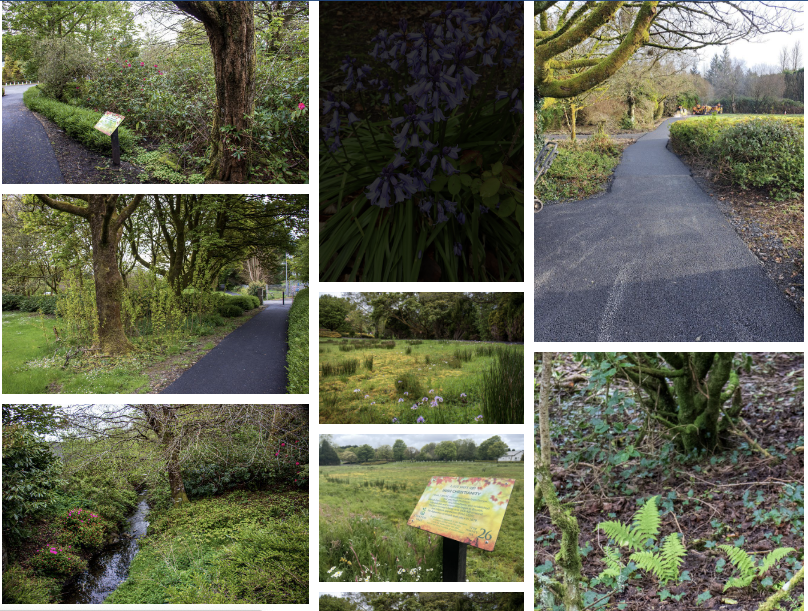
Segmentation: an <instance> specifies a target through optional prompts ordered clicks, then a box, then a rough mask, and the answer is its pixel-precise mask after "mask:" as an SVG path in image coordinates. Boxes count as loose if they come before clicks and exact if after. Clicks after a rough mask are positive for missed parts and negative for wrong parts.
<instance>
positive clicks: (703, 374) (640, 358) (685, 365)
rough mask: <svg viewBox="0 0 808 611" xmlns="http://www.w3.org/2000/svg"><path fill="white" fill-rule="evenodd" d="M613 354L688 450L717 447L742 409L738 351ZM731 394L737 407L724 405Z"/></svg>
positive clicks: (652, 409)
mask: <svg viewBox="0 0 808 611" xmlns="http://www.w3.org/2000/svg"><path fill="white" fill-rule="evenodd" d="M622 355H623V358H620V359H618V358H614V357H608V358H610V360H611V361H612V363H613V364H614V365H615V366H616V368H617V374H618V375H619V376H621V377H624V378H626V379H628V380H630V381H631V382H633V383H634V384H636V385H637V386H638V387H639V388H640V389H642V391H643V392H642V393H641V398H642V401H643V403H644V405H645V408H646V409H647V410H648V413H649V415H650V416H651V418H653V419H654V420H656V421H657V422H659V423H661V424H662V425H663V426H664V427H665V428H666V429H667V432H668V434H669V435H670V437H671V438H673V439H674V440H675V441H676V443H677V445H678V446H679V448H680V449H681V450H683V451H684V452H690V451H691V450H694V449H697V448H703V449H707V450H714V449H716V448H718V447H719V445H720V434H721V431H722V430H724V429H726V428H728V427H731V426H733V423H734V422H733V421H734V419H735V418H737V417H738V415H739V414H740V411H741V389H740V385H739V384H740V378H739V376H738V373H737V372H736V371H735V370H734V369H733V366H732V363H733V359H734V356H735V354H734V353H733V352H660V353H651V352H645V353H634V352H625V353H622ZM730 399H732V404H731V406H728V407H727V408H726V409H725V408H724V404H726V403H727V402H728V401H729V400H730Z"/></svg>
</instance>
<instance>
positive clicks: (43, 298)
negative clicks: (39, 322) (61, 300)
mask: <svg viewBox="0 0 808 611" xmlns="http://www.w3.org/2000/svg"><path fill="white" fill-rule="evenodd" d="M19 309H20V310H21V311H23V312H42V313H43V314H56V295H32V296H31V297H20V301H19Z"/></svg>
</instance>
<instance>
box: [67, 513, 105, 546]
mask: <svg viewBox="0 0 808 611" xmlns="http://www.w3.org/2000/svg"><path fill="white" fill-rule="evenodd" d="M64 528H65V533H66V534H65V537H64V539H63V540H62V543H66V542H69V543H70V544H71V545H72V546H74V547H84V548H89V549H98V548H100V547H102V546H103V544H104V525H103V523H102V522H101V519H100V518H99V517H98V514H97V513H93V512H91V511H90V510H88V509H82V508H81V507H76V508H75V509H71V510H70V511H68V513H67V517H66V518H65V520H64Z"/></svg>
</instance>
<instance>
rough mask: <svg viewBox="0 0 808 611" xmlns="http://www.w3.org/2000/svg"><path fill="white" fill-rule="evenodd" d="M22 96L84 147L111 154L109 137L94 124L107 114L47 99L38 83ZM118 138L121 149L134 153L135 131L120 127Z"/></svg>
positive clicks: (33, 107) (32, 108)
mask: <svg viewBox="0 0 808 611" xmlns="http://www.w3.org/2000/svg"><path fill="white" fill-rule="evenodd" d="M22 99H23V102H25V105H26V106H27V107H28V108H30V109H31V110H34V111H36V112H38V113H41V114H43V115H45V116H46V117H47V118H48V119H50V120H51V121H53V122H54V123H56V125H58V126H59V127H61V128H62V129H64V130H65V132H67V134H68V135H70V136H72V137H73V138H75V139H76V140H78V141H79V142H81V143H82V144H83V145H84V146H86V147H88V148H91V149H93V150H96V151H99V152H101V153H105V154H109V153H110V150H111V144H110V137H109V136H107V135H105V134H102V133H101V132H100V131H98V130H97V129H95V124H96V123H98V120H99V119H100V118H101V117H102V116H103V114H104V113H102V112H94V111H92V110H89V109H87V108H79V107H78V106H71V105H70V104H64V103H63V102H58V101H57V100H54V99H52V98H48V97H46V96H45V95H44V94H43V93H42V91H41V90H40V89H39V87H38V86H37V87H31V88H29V89H27V90H26V91H25V93H23V94H22ZM118 139H119V140H120V143H121V151H123V152H124V153H131V152H132V151H133V150H134V148H135V142H136V137H135V134H134V133H133V132H131V131H129V130H128V129H127V128H125V127H119V128H118Z"/></svg>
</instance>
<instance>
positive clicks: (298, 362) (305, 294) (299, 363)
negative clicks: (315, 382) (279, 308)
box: [286, 289, 309, 394]
mask: <svg viewBox="0 0 808 611" xmlns="http://www.w3.org/2000/svg"><path fill="white" fill-rule="evenodd" d="M286 337H287V338H288V339H287V342H288V344H289V351H288V352H287V353H286V364H287V367H286V370H287V372H288V373H289V382H288V384H287V390H286V392H288V393H290V394H306V393H308V392H309V289H303V290H302V291H300V292H299V293H298V294H297V295H296V296H295V300H294V302H293V303H292V307H291V308H289V329H288V332H287V334H286Z"/></svg>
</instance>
